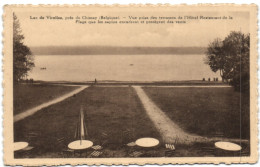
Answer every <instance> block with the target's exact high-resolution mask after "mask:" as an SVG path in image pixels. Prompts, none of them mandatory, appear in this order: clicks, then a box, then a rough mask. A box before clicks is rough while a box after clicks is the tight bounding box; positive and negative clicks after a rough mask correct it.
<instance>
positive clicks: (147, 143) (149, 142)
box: [135, 137, 159, 147]
mask: <svg viewBox="0 0 260 167" xmlns="http://www.w3.org/2000/svg"><path fill="white" fill-rule="evenodd" d="M135 144H136V145H138V146H140V147H154V146H157V145H158V144H159V140H157V139H155V138H150V137H146V138H140V139H138V140H136V141H135Z"/></svg>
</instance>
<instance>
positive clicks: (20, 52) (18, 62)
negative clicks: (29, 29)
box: [13, 14, 34, 83]
mask: <svg viewBox="0 0 260 167" xmlns="http://www.w3.org/2000/svg"><path fill="white" fill-rule="evenodd" d="M23 39H24V36H23V34H22V31H21V28H20V23H19V20H18V18H17V16H16V15H15V14H13V76H14V82H15V83H16V82H19V81H20V80H22V79H23V78H25V77H26V76H27V73H28V72H29V71H30V70H31V69H32V68H33V67H34V59H33V55H32V53H31V51H30V48H29V47H27V46H26V45H24V43H23Z"/></svg>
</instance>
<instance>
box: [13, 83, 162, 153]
mask: <svg viewBox="0 0 260 167" xmlns="http://www.w3.org/2000/svg"><path fill="white" fill-rule="evenodd" d="M136 96H137V95H136V94H135V91H134V90H133V88H131V87H124V88H123V87H121V88H120V87H117V88H104V87H89V88H87V89H85V90H84V91H82V92H80V93H79V94H77V95H76V96H74V97H70V98H68V99H66V100H64V101H62V102H60V103H57V104H55V105H53V106H50V107H47V108H45V109H42V110H41V111H38V112H37V113H36V114H35V115H33V116H31V117H28V118H26V119H24V120H21V121H19V122H17V123H15V124H14V140H15V142H17V141H27V142H29V144H30V145H31V146H33V147H34V149H33V150H32V151H31V152H30V153H27V154H25V153H23V152H22V153H20V152H17V153H16V154H15V157H16V158H22V157H49V158H55V157H74V156H76V157H88V156H89V155H90V153H91V152H93V149H88V150H84V152H83V153H82V154H80V155H78V154H77V155H75V154H71V153H70V152H69V153H68V152H67V151H66V150H67V149H68V147H67V146H68V144H69V143H70V142H72V141H74V140H76V138H75V136H74V135H75V132H76V125H77V123H78V120H79V111H80V106H81V105H82V106H83V108H84V112H85V115H86V126H87V132H88V136H87V139H88V140H91V141H93V143H94V145H97V144H98V145H102V146H103V149H102V150H101V151H102V152H103V154H102V155H101V156H102V157H129V156H131V152H133V150H132V148H130V147H128V146H126V144H127V143H129V142H134V141H135V140H136V139H138V138H141V137H155V138H158V139H159V140H160V136H159V134H158V132H157V130H156V129H155V128H154V126H153V124H152V122H151V121H150V120H149V118H148V117H147V116H146V114H145V111H144V109H143V107H142V105H141V104H140V102H139V100H138V98H137V97H136ZM149 151H150V152H151V153H149V155H148V154H146V156H153V155H154V154H152V153H153V150H148V152H149ZM67 153H68V154H67Z"/></svg>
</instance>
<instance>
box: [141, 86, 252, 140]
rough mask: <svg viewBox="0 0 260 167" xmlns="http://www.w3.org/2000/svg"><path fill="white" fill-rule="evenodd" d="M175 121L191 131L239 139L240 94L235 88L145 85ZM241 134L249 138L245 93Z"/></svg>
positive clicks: (157, 102) (247, 100) (245, 96)
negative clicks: (158, 86)
mask: <svg viewBox="0 0 260 167" xmlns="http://www.w3.org/2000/svg"><path fill="white" fill-rule="evenodd" d="M143 89H144V90H145V92H146V93H147V95H148V96H149V97H150V98H151V99H152V100H153V101H154V102H155V104H157V106H158V107H159V108H161V109H162V111H164V112H165V113H166V114H167V115H168V116H169V117H170V118H171V119H172V120H173V121H174V122H175V123H177V124H178V125H179V126H180V127H181V128H183V129H184V130H185V131H187V132H190V133H195V134H198V135H202V136H208V137H227V138H240V94H239V93H238V92H235V91H234V90H233V88H162V87H160V88H156V87H143ZM241 97H242V99H241V100H242V103H241V122H242V124H241V125H242V126H241V137H242V138H243V139H249V136H250V135H249V132H250V128H249V98H248V95H243V94H242V96H241Z"/></svg>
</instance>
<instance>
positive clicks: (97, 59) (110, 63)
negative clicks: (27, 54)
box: [28, 55, 220, 81]
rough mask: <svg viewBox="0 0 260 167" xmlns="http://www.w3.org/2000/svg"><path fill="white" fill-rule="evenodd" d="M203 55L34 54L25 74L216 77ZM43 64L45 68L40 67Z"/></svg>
mask: <svg viewBox="0 0 260 167" xmlns="http://www.w3.org/2000/svg"><path fill="white" fill-rule="evenodd" d="M204 58H205V55H64V56H62V55H35V56H34V59H35V60H34V62H35V67H34V68H33V70H32V71H31V72H30V73H29V76H28V78H33V79H34V80H44V81H93V80H94V79H95V78H96V79H97V80H117V81H172V80H201V79H202V78H206V79H207V78H209V77H210V78H211V79H212V78H213V77H218V78H219V79H220V76H219V73H214V72H212V71H211V70H210V68H209V66H208V65H206V64H204ZM42 68H46V69H42Z"/></svg>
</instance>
